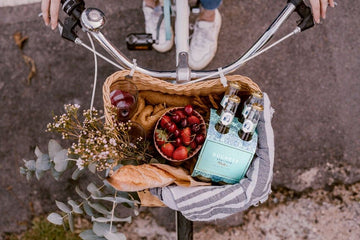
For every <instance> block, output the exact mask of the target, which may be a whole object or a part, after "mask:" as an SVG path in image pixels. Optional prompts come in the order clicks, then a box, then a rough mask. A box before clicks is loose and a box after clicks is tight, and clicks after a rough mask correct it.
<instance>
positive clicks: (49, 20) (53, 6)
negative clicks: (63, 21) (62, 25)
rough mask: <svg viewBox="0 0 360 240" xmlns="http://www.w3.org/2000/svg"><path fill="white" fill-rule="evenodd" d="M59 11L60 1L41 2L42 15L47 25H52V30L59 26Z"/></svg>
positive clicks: (47, 0) (48, 0) (43, 0)
mask: <svg viewBox="0 0 360 240" xmlns="http://www.w3.org/2000/svg"><path fill="white" fill-rule="evenodd" d="M59 9H60V0H42V1H41V13H42V17H43V19H44V22H45V25H46V26H49V24H50V25H51V29H52V30H54V29H55V28H56V26H57V22H58V18H59ZM49 14H50V15H49Z"/></svg>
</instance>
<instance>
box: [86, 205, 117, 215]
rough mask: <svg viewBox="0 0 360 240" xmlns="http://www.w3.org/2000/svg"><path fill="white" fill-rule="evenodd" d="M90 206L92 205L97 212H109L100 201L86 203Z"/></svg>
mask: <svg viewBox="0 0 360 240" xmlns="http://www.w3.org/2000/svg"><path fill="white" fill-rule="evenodd" d="M88 204H89V206H90V207H92V208H93V209H94V210H96V211H97V212H99V213H102V214H105V215H109V214H111V212H110V211H109V210H108V209H107V208H106V207H105V206H104V205H102V204H100V203H88Z"/></svg>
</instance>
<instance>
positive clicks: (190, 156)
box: [153, 107, 206, 165]
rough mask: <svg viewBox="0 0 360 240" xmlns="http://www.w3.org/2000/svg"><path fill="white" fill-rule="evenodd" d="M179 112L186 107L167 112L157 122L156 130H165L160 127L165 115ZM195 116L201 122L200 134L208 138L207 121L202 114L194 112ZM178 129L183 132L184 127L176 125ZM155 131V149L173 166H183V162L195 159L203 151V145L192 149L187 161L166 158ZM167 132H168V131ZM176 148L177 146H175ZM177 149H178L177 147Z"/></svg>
mask: <svg viewBox="0 0 360 240" xmlns="http://www.w3.org/2000/svg"><path fill="white" fill-rule="evenodd" d="M177 110H184V107H175V108H172V109H170V110H169V111H167V112H165V113H164V114H163V115H162V116H161V117H160V118H159V120H158V121H157V123H156V125H155V130H156V129H163V128H162V127H161V126H160V121H161V119H162V118H163V116H165V115H168V116H172V115H173V113H174V112H175V111H177ZM192 115H193V116H196V117H197V118H198V119H199V120H200V125H199V126H200V130H199V131H198V134H200V133H202V134H204V137H205V138H206V125H205V120H204V118H203V117H202V116H201V115H200V113H198V112H197V111H195V110H193V113H192ZM176 125H177V127H178V129H179V130H181V129H182V127H181V126H180V124H176ZM155 130H154V134H153V141H154V145H155V148H156V150H157V151H158V152H159V154H160V155H161V156H162V157H163V158H165V159H166V160H168V161H169V162H170V163H171V164H172V165H180V164H182V163H183V162H185V161H187V160H189V159H191V158H192V157H194V156H195V155H196V154H197V153H198V152H199V151H200V149H201V147H202V144H201V145H200V144H199V145H197V147H196V148H195V149H192V150H191V152H190V153H189V154H188V157H187V158H185V159H182V160H176V159H173V158H171V157H168V156H166V155H165V154H164V153H163V152H162V151H161V149H160V148H161V146H159V145H158V144H157V143H156V139H155ZM166 131H167V130H166ZM174 147H175V145H174ZM175 149H176V147H175Z"/></svg>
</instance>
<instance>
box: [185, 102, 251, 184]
mask: <svg viewBox="0 0 360 240" xmlns="http://www.w3.org/2000/svg"><path fill="white" fill-rule="evenodd" d="M218 118H219V116H218V115H217V114H216V111H215V110H214V109H211V114H210V122H209V128H208V131H207V136H206V140H205V142H204V145H203V147H202V149H201V151H200V154H199V157H198V161H197V162H196V165H195V167H194V170H193V172H192V174H191V176H193V177H198V178H199V179H203V178H206V179H208V180H211V181H213V182H223V183H228V184H235V183H238V182H239V181H240V180H241V179H242V178H243V177H244V176H245V173H246V171H247V170H248V168H249V166H250V163H251V161H252V159H253V157H254V154H255V151H256V147H257V140H258V135H257V132H256V131H255V133H254V135H253V137H252V140H251V141H248V142H246V141H243V140H241V139H240V138H239V136H238V130H239V129H240V128H241V123H240V122H239V121H238V119H237V118H234V120H233V122H232V123H231V127H230V129H229V132H228V133H227V134H220V133H219V132H218V131H216V130H215V124H216V122H217V120H218Z"/></svg>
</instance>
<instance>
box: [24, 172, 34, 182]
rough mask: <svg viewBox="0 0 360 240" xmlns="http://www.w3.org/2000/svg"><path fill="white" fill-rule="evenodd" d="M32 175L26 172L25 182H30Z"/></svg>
mask: <svg viewBox="0 0 360 240" xmlns="http://www.w3.org/2000/svg"><path fill="white" fill-rule="evenodd" d="M32 175H33V174H32V173H31V172H27V173H26V180H27V181H30V180H31V177H32Z"/></svg>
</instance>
